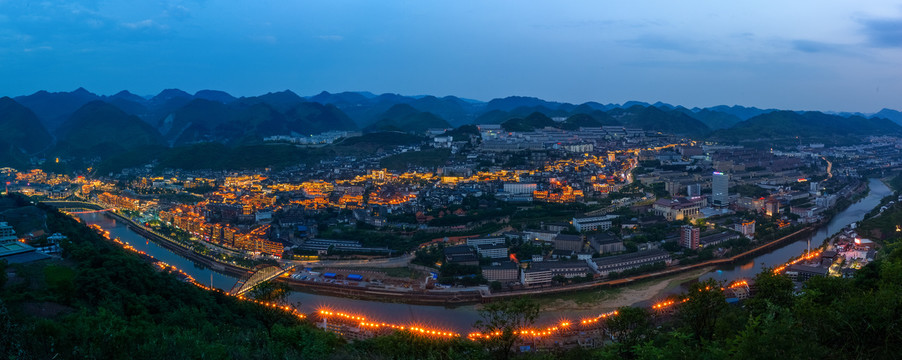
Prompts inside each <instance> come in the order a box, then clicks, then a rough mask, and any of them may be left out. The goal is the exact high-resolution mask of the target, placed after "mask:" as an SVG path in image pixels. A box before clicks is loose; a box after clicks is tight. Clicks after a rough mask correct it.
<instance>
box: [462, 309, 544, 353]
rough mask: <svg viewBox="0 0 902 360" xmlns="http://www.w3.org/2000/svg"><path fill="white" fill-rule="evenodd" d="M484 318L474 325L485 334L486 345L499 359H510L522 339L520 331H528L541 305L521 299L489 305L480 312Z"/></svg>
mask: <svg viewBox="0 0 902 360" xmlns="http://www.w3.org/2000/svg"><path fill="white" fill-rule="evenodd" d="M479 316H480V317H481V318H482V319H481V320H479V321H476V323H475V324H474V325H473V327H475V328H476V329H478V330H479V331H480V332H482V333H483V334H487V335H488V336H486V337H485V338H483V342H484V345H485V346H486V347H488V348H489V349H490V350H491V351H492V353H493V354H494V355H495V357H496V358H498V359H509V358H510V357H511V352H512V349H513V346H514V344H515V343H516V342H517V340H518V339H519V338H520V336H519V335H518V334H517V332H518V331H521V330H523V329H527V328H529V327H530V326H532V324H533V323H535V321H536V318H537V317H538V316H539V304H537V303H535V302H534V301H532V300H531V299H529V298H526V297H521V298H516V299H513V300H505V301H499V302H493V303H489V304H487V305H485V306H483V308H482V309H480V310H479Z"/></svg>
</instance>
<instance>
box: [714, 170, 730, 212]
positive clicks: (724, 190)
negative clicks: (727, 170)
mask: <svg viewBox="0 0 902 360" xmlns="http://www.w3.org/2000/svg"><path fill="white" fill-rule="evenodd" d="M729 189H730V175H728V174H724V173H722V172H719V171H715V172H714V177H713V178H712V179H711V192H712V195H711V202H712V203H713V204H714V205H715V206H727V205H729V202H730V195H729V193H728V191H729Z"/></svg>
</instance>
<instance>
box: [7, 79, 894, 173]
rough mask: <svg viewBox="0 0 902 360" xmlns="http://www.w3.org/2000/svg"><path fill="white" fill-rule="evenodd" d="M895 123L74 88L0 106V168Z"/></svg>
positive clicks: (812, 132) (755, 136) (841, 132)
mask: <svg viewBox="0 0 902 360" xmlns="http://www.w3.org/2000/svg"><path fill="white" fill-rule="evenodd" d="M899 114H900V113H899V112H898V111H895V110H892V109H882V110H880V111H879V112H877V113H873V114H869V115H866V114H861V113H821V112H813V111H808V112H799V111H785V110H776V109H759V108H754V107H743V106H736V105H734V106H714V107H707V108H691V109H690V108H686V107H683V106H679V105H676V106H674V105H670V104H666V103H662V102H657V103H654V104H649V103H646V102H636V101H629V102H626V103H623V104H602V103H598V102H586V103H582V104H571V103H565V102H555V101H547V100H543V99H538V98H534V97H523V96H511V97H506V98H500V99H493V100H490V101H488V102H483V101H477V100H471V99H464V98H459V97H455V96H444V97H436V96H430V95H426V96H404V95H398V94H381V95H376V94H372V93H369V92H342V93H328V92H322V93H319V94H316V95H313V96H301V95H298V94H297V93H295V92H292V91H291V90H283V91H278V92H270V93H266V94H262V95H258V96H245V97H236V96H233V95H231V94H229V93H226V92H223V91H217V90H200V91H197V92H195V93H194V94H191V93H188V92H185V91H182V90H179V89H166V90H163V91H161V92H160V93H158V94H155V95H152V96H150V95H149V96H139V95H135V94H133V93H131V92H129V91H125V90H123V91H120V92H118V93H116V94H114V95H109V96H107V95H98V94H94V93H92V92H90V91H88V90H86V89H83V88H79V89H76V90H74V91H71V92H47V91H39V92H36V93H34V94H31V95H24V96H16V97H14V98H2V99H0V130H4V131H2V132H0V166H4V165H12V166H15V167H22V166H26V165H27V164H28V163H35V162H40V160H41V159H47V158H63V159H73V160H76V161H80V160H89V161H95V160H97V159H100V160H102V161H109V160H110V159H111V158H114V157H116V158H123V157H125V154H124V153H125V152H136V151H137V150H138V149H149V150H147V151H144V153H145V154H146V156H145V157H144V158H141V159H137V158H136V157H134V156H132V158H135V159H136V160H140V161H137V162H143V163H141V164H139V165H144V164H148V163H151V162H153V161H161V160H162V159H161V158H159V157H158V156H156V154H159V153H160V151H162V150H160V149H159V147H163V148H185V147H190V146H195V145H198V144H202V143H215V144H221V145H225V146H227V147H228V148H229V149H230V151H231V150H234V149H238V148H241V147H245V146H258V145H261V144H263V142H264V138H267V137H272V136H288V137H301V136H308V135H313V134H320V133H323V132H329V131H344V132H348V131H349V132H354V133H356V132H362V133H377V132H405V133H409V134H411V135H414V136H423V135H425V134H426V132H427V131H429V132H433V133H434V132H435V131H438V132H441V131H442V130H443V129H444V130H448V129H453V128H459V127H461V126H466V125H480V124H500V125H502V126H503V128H504V129H506V130H508V131H535V130H540V129H542V128H546V127H551V128H558V129H564V130H578V129H579V128H581V127H598V126H624V127H627V128H634V129H642V130H645V131H648V132H652V133H664V134H676V135H681V136H686V137H689V138H692V139H698V140H702V139H704V140H710V141H716V142H721V143H743V144H749V145H752V146H756V145H755V144H760V145H761V146H771V145H772V144H777V145H798V144H806V143H825V144H831V145H832V144H843V145H845V144H850V143H855V142H860V141H862V140H863V139H864V138H865V137H867V136H869V135H886V134H889V135H892V134H900V133H902V128H900V127H899V126H898V124H899V123H900V122H902V116H900V115H899ZM50 134H53V135H55V136H51V135H50ZM200 165H203V164H200ZM256 165H259V166H263V167H266V166H268V165H270V164H256ZM217 166H218V165H216V164H213V165H211V166H210V167H211V168H212V167H217ZM103 167H104V168H109V166H103Z"/></svg>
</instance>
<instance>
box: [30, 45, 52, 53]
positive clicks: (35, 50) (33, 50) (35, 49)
mask: <svg viewBox="0 0 902 360" xmlns="http://www.w3.org/2000/svg"><path fill="white" fill-rule="evenodd" d="M51 50H53V47H52V46H38V47H33V48H25V49H24V51H25V52H27V53H30V52H38V51H51Z"/></svg>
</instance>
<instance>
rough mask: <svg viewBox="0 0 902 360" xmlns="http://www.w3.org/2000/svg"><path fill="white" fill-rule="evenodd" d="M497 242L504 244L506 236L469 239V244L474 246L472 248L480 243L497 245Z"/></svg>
mask: <svg viewBox="0 0 902 360" xmlns="http://www.w3.org/2000/svg"><path fill="white" fill-rule="evenodd" d="M497 244H504V237H492V238H473V239H467V246H469V247H472V248H475V247H477V246H479V245H497Z"/></svg>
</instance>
